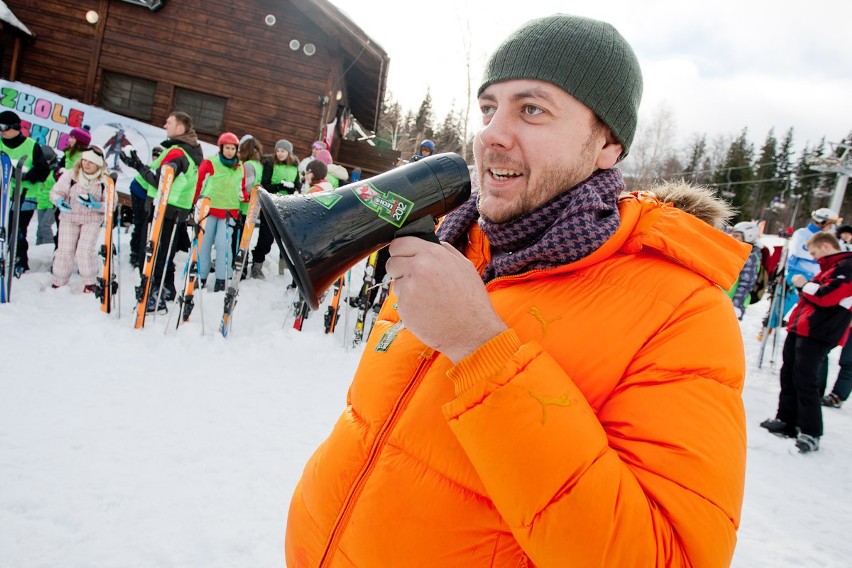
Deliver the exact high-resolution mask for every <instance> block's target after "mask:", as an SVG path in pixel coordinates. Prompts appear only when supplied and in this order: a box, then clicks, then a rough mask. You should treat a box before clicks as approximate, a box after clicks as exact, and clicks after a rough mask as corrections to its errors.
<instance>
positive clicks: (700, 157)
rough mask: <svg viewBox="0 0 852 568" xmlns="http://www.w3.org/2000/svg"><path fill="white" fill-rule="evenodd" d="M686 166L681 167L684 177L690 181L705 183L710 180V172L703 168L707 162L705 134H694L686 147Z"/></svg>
mask: <svg viewBox="0 0 852 568" xmlns="http://www.w3.org/2000/svg"><path fill="white" fill-rule="evenodd" d="M687 155H688V157H687V160H686V167H685V168H684V169H683V175H684V178H685V179H687V180H689V181H690V182H691V183H696V184H706V183H707V182H709V181H710V172H709V171H706V170H704V169H703V168H704V167H705V166H706V164H707V162H708V157H707V135H706V134H702V135H700V136H697V135H696V136H695V137H694V138H693V140H692V142H690V143H689V146H688V147H687Z"/></svg>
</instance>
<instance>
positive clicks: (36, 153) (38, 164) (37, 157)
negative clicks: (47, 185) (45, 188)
mask: <svg viewBox="0 0 852 568" xmlns="http://www.w3.org/2000/svg"><path fill="white" fill-rule="evenodd" d="M49 174H50V166H48V165H47V160H45V159H44V152H42V151H41V146H39V145H38V144H36V145H35V146H33V165H32V167H30V169H29V171H28V172H27V173H26V174H24V176H23V178H24V180H26V181H29V182H32V183H41V182H43V181H44V180H46V179H47V176H48V175H49Z"/></svg>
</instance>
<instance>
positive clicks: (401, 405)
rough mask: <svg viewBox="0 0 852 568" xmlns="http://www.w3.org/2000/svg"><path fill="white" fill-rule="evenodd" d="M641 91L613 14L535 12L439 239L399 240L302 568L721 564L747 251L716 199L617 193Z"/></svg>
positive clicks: (303, 483) (726, 544)
mask: <svg viewBox="0 0 852 568" xmlns="http://www.w3.org/2000/svg"><path fill="white" fill-rule="evenodd" d="M641 94H642V73H641V70H640V68H639V62H638V60H637V58H636V56H635V54H634V53H633V50H632V49H631V47H630V45H629V44H628V43H627V41H626V40H625V39H624V37H623V36H622V35H621V34H620V33H619V32H618V31H617V30H616V29H615V28H614V27H613V26H611V25H610V24H607V23H605V22H601V21H597V20H591V19H587V18H582V17H577V16H570V15H564V14H559V15H555V16H551V17H547V18H541V19H537V20H533V21H531V22H528V23H526V24H524V25H523V26H522V27H521V28H520V29H518V30H517V31H516V32H514V33H513V34H512V35H510V36H509V37H508V38H507V39H506V40H505V41H504V42H503V43H502V44H501V45H500V46H499V47H498V48H497V50H496V51H495V52H494V53H493V54H492V55H491V57H490V59H489V61H488V63H487V65H486V68H485V72H484V73H483V81H482V83H481V85H480V87H479V90H478V97H479V108H480V110H481V113H482V127H481V129H480V131H479V132H478V133H477V134H476V137H475V139H474V141H473V148H474V157H475V161H476V163H475V167H474V172H473V175H472V176H471V177H472V180H473V181H474V183H473V192H472V195H471V197H470V199H468V200H467V201H466V202H465V203H463V204H462V205H461V206H460V207H459V208H458V209H456V210H455V211H453V212H452V213H450V214H449V215H447V216H446V217H445V218H444V219H443V221H442V223H441V225H440V228H439V232H438V236H439V238H440V240H441V241H442V242H441V243H435V242H431V241H427V240H425V239H419V238H417V237H410V236H409V237H400V238H397V239H395V240H393V241H392V242H391V243H390V245H389V246H390V254H391V257H390V259H389V260H388V263H387V273H388V274H389V275H390V276H391V277H392V278H393V284H392V287H391V291H390V294H389V296H388V298H387V300H386V301H385V302H384V303H383V305H382V308H381V311H380V312H379V314H378V316H377V319H376V322H375V324H374V326H373V328H372V331H371V333H370V336H369V338H368V340H367V343H366V346H365V348H364V352H363V354H362V356H361V361H360V364H359V366H358V369H357V371H356V373H355V377H354V379H353V381H352V384H351V386H350V388H349V390H348V394H347V398H346V406H345V408H344V409H343V412H342V415H341V416H340V419H339V420H338V422H337V423H336V424H335V426H334V428H333V429H332V432H331V433H330V435H329V436H328V438H327V439H326V440H325V441H324V442H323V443H322V445H321V446H320V447H319V448H318V449H317V450H316V452H315V453H314V455H313V456H312V457H311V459H310V460H309V462H308V463H307V465H306V466H305V469H304V473H303V475H302V478H301V480H300V482H299V484H298V486H297V487H296V489H295V492H294V495H293V498H292V500H291V501H290V511H289V515H288V519H287V531H286V542H285V555H286V561H287V565H288V566H290V567H293V568H295V567H300V568H301V567H318V566H322V567H338V566H340V567H343V566H346V567H356V566H357V567H364V568H367V567H369V568H372V567H378V566H382V567H384V566H405V567H406V568H416V567H421V566H422V567H434V566H441V567H442V568H453V567H465V568H467V567H473V566H477V567H478V566H489V567H499V568H503V567H507V568H508V567H512V568H517V567H519V566H539V567H559V568H566V567H584V568H585V567H591V566H607V567H616V566H617V567H619V568H621V567H627V566H637V567H649V566H676V567H696V566H702V567H720V566H727V565H729V564H730V562H731V558H732V556H733V552H734V546H735V544H736V531H737V528H738V526H739V519H740V511H741V506H742V498H743V486H744V480H745V455H746V439H745V413H744V409H743V405H742V397H741V391H742V386H743V379H744V376H745V356H744V349H743V344H742V334H741V332H740V329H739V324H738V322H737V319H736V317H735V315H734V313H733V310H732V309H731V302H730V300H729V299H728V298H727V296H726V295H725V293H724V291H723V289H729V288H730V287H731V286H732V285H733V283H734V281H735V280H736V278H737V276H738V275H739V271H740V268H741V267H742V265H743V264H744V262H745V260H746V258H747V256H748V254H749V252H750V248H751V247H750V246H747V245H745V244H744V243H739V242H737V241H735V240H734V239H732V238H731V237H730V236H728V235H726V234H725V233H724V232H723V231H721V230H720V228H721V227H722V223H723V222H724V220H725V219H726V218H727V217H729V216H730V208H728V207H727V206H725V205H724V204H722V203H720V202H719V201H718V200H717V199H715V198H714V197H713V195H712V194H711V193H710V192H709V191H704V192H701V191H699V190H697V189H695V188H688V187H687V188H686V189H684V190H682V191H681V196H682V199H678V200H676V199H670V198H671V195H670V194H664V193H663V192H662V188H661V189H655V190H654V191H655V192H658V193H656V195H652V194H648V193H633V194H623V192H624V190H625V183H624V179H623V177H622V175H621V173H620V171H619V170H618V168H616V167H615V166H616V164H617V163H618V162H619V161H620V160H621V159H622V158H623V157H624V156H625V155H627V153H628V151H629V150H630V146H631V143H632V141H633V137H634V133H635V131H636V123H637V118H638V114H639V103H640V99H641ZM669 193H671V192H669ZM690 200H691V201H692V202H693V203H700V204H702V205H706V207H705V209H706V210H707V211H710V210H712V211H713V214H712V215H711V216H710V217H712V219H711V218H707V222H705V220H702V219H699V218H697V217H695V216H693V215H690V214H689V213H687V212H685V211H683V210H681V209H678V208H676V207H675V206H673V205H672V204H671V203H672V202H682V203H687V202H689V201H690ZM699 209H700V207H699ZM696 210H697V209H696ZM709 221H712V222H713V224H712V225H711V224H710V223H709ZM334 237H335V238H337V236H336V235H335V236H334Z"/></svg>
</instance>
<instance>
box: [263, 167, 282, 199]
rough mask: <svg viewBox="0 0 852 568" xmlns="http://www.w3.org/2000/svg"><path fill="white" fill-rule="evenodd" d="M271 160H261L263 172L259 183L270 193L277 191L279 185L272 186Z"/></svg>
mask: <svg viewBox="0 0 852 568" xmlns="http://www.w3.org/2000/svg"><path fill="white" fill-rule="evenodd" d="M272 167H273V166H272V160H264V161H263V172H262V173H261V176H260V185H261V186H262V187H263V189H265V190H266V191H268V192H270V193H278V191H279V190H280V189H281V188H280V187H272V185H273V184H272Z"/></svg>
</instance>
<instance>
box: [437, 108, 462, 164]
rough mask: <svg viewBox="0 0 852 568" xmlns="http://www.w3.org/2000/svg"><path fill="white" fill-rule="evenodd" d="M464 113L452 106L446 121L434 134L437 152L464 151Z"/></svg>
mask: <svg viewBox="0 0 852 568" xmlns="http://www.w3.org/2000/svg"><path fill="white" fill-rule="evenodd" d="M462 120H463V119H462V115H461V112H459V111H456V109H455V106H453V107H451V108H450V111H449V112H448V113H447V116H446V117H444V121H443V122H442V123H441V126H439V127H438V128H437V129H436V130H435V132H434V135H433V136H432V142H434V143H435V152H455V153H457V154H458V153H460V152H461V151H462V138H461V133H462V132H463V130H464V129H463V128H462Z"/></svg>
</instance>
